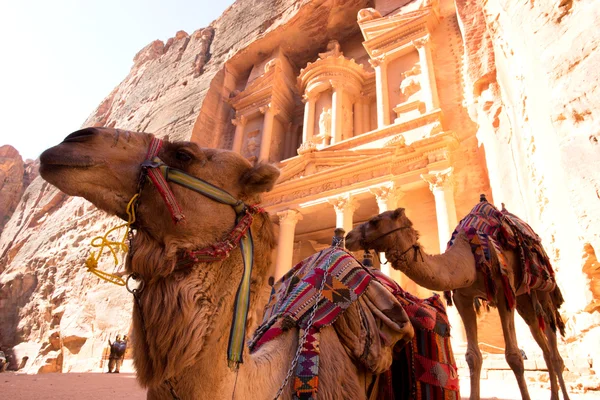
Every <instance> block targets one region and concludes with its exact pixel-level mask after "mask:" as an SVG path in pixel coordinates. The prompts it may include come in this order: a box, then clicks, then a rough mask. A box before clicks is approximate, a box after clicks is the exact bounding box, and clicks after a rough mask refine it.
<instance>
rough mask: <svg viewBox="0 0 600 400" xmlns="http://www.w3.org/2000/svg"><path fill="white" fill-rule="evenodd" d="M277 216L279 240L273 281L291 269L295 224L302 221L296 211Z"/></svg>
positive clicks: (284, 212) (283, 212)
mask: <svg viewBox="0 0 600 400" xmlns="http://www.w3.org/2000/svg"><path fill="white" fill-rule="evenodd" d="M277 216H278V217H279V240H278V243H277V261H276V262H275V280H278V279H279V278H281V277H282V276H283V275H284V274H285V273H286V272H288V271H289V270H290V269H291V268H292V259H293V255H294V234H295V231H296V224H297V223H298V221H300V220H301V219H302V214H300V213H299V212H298V211H296V210H286V211H282V212H278V213H277Z"/></svg>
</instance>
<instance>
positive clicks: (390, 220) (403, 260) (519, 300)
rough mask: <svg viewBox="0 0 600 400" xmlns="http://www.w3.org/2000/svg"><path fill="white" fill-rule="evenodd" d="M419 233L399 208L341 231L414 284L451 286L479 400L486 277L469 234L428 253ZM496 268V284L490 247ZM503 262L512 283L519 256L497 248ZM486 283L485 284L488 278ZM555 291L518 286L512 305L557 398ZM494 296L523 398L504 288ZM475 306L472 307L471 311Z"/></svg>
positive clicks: (559, 364)
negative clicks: (526, 328) (539, 351)
mask: <svg viewBox="0 0 600 400" xmlns="http://www.w3.org/2000/svg"><path fill="white" fill-rule="evenodd" d="M418 239H419V234H418V232H417V231H416V230H415V229H414V228H413V227H412V222H411V221H410V219H408V217H407V216H406V213H405V210H404V209H403V208H398V209H397V210H395V211H386V212H384V213H381V214H379V215H377V216H375V217H373V218H371V219H370V220H369V221H366V222H364V223H362V224H360V225H358V226H356V227H355V228H354V229H353V230H352V231H350V232H349V233H348V235H347V236H346V246H347V248H348V249H349V250H351V251H356V250H361V249H365V250H367V249H372V250H374V251H376V252H385V255H386V258H387V260H389V261H390V262H391V264H392V266H393V267H394V268H395V269H397V270H400V271H402V272H403V273H405V274H406V275H407V276H408V277H409V278H411V279H412V280H414V281H415V282H416V283H417V284H419V285H421V286H423V287H425V288H428V289H431V290H437V291H450V290H452V291H453V296H454V302H455V304H456V307H457V309H458V312H459V314H460V316H461V319H462V321H463V324H464V326H465V330H466V334H467V352H466V360H467V364H468V365H469V370H470V376H471V397H470V398H471V399H472V400H475V399H479V396H480V391H479V379H480V374H481V366H482V362H483V359H482V356H481V352H480V350H479V346H478V339H477V312H478V311H479V310H478V305H479V299H484V300H489V299H488V297H489V296H488V292H487V291H486V276H484V274H483V273H482V271H481V270H479V269H478V268H477V266H476V260H475V257H474V255H473V253H472V250H471V245H470V243H469V239H468V238H467V236H466V235H465V234H464V233H460V234H458V236H457V237H456V238H455V240H454V243H453V244H452V246H451V247H450V248H448V250H446V252H444V253H443V254H439V255H433V256H432V255H427V254H425V252H424V251H423V249H422V247H421V245H420V244H419V241H418ZM490 251H491V253H492V254H491V258H492V263H493V264H494V267H493V268H492V269H491V270H492V271H495V272H496V273H495V274H494V276H493V277H492V279H493V280H494V281H495V282H494V283H495V285H496V287H498V288H502V287H503V282H502V276H500V273H498V271H499V268H498V254H496V253H495V250H494V248H491V249H490ZM502 252H503V254H504V256H505V257H506V260H507V264H508V271H507V275H508V278H509V280H510V283H511V284H512V285H513V286H512V287H514V284H515V283H517V282H520V281H519V278H520V277H522V276H523V269H522V265H521V262H520V258H519V256H518V255H517V254H516V253H515V252H513V251H506V250H502ZM488 285H489V283H488ZM559 293H560V291H559V290H558V288H557V289H556V290H555V291H554V292H544V291H536V290H532V291H531V293H530V294H527V293H526V292H525V288H523V285H521V287H519V288H518V289H517V290H516V293H515V294H516V308H517V311H518V312H519V314H520V315H521V317H522V318H523V319H524V320H525V322H526V323H527V325H528V326H529V329H530V330H531V333H532V335H533V337H534V339H535V341H536V342H537V343H538V345H539V346H540V348H541V349H542V352H543V354H544V360H545V361H546V365H547V367H548V372H549V375H550V382H551V398H552V399H558V398H559V395H558V392H559V390H558V386H557V383H556V377H557V375H558V380H559V382H560V387H561V389H562V393H563V397H564V398H565V399H568V398H569V395H568V393H567V388H566V386H565V383H564V380H563V377H562V371H563V369H564V363H563V360H562V358H561V356H560V354H559V352H558V348H557V341H556V328H557V325H558V327H559V328H560V329H561V332H562V331H563V330H564V324H563V323H562V320H560V315H559V314H558V307H559V306H560V302H562V298H561V299H560V300H558V299H557V297H560V295H559ZM495 297H496V298H495V299H492V300H493V301H492V302H491V303H490V304H491V305H494V306H496V307H497V308H498V312H499V314H500V320H501V323H502V331H503V334H504V341H505V344H506V345H505V347H506V349H505V356H506V361H507V362H508V364H509V365H510V367H511V369H512V370H513V372H514V374H515V376H516V378H517V382H518V384H519V389H520V391H521V395H522V397H523V399H529V398H530V397H529V394H528V391H527V384H526V383H525V378H524V366H523V358H522V356H521V353H520V350H519V347H518V346H517V337H516V335H515V326H514V310H513V309H511V307H510V306H509V305H508V304H507V301H506V299H505V298H504V293H503V290H498V291H496V295H495ZM538 302H539V306H541V307H542V309H543V311H544V313H545V317H544V318H545V319H546V322H547V323H546V324H545V325H546V328H545V329H544V330H542V328H541V327H540V325H542V326H543V324H539V320H538V315H536V311H535V306H534V305H535V304H537V303H538ZM476 308H477V310H476Z"/></svg>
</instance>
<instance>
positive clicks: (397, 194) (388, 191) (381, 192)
mask: <svg viewBox="0 0 600 400" xmlns="http://www.w3.org/2000/svg"><path fill="white" fill-rule="evenodd" d="M369 192H370V193H371V194H373V195H374V196H375V198H376V200H377V201H378V202H380V201H390V200H391V201H398V200H400V199H401V198H402V197H403V196H404V195H405V194H406V193H405V192H403V191H402V190H400V188H399V187H397V186H395V185H383V186H378V187H373V188H370V189H369Z"/></svg>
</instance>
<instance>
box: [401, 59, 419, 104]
mask: <svg viewBox="0 0 600 400" xmlns="http://www.w3.org/2000/svg"><path fill="white" fill-rule="evenodd" d="M402 75H403V76H404V79H402V82H401V83H400V88H399V89H400V91H401V92H402V94H403V95H404V96H405V97H406V100H408V98H409V97H410V96H412V95H413V94H415V93H417V92H418V91H419V90H421V82H420V78H419V76H420V75H421V65H420V64H419V63H416V64H415V65H414V66H413V67H412V68H411V69H409V70H408V71H406V72H404V73H402Z"/></svg>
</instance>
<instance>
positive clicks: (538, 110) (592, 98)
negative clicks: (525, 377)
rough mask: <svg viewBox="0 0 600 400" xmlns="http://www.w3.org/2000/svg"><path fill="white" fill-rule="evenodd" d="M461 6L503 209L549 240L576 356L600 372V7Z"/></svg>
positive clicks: (473, 97) (483, 135) (501, 2)
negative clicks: (519, 217) (599, 369)
mask: <svg viewBox="0 0 600 400" xmlns="http://www.w3.org/2000/svg"><path fill="white" fill-rule="evenodd" d="M456 6H457V13H458V15H459V20H460V23H461V30H462V32H463V37H464V60H465V63H464V64H465V65H464V76H465V86H464V90H465V97H466V98H467V103H468V108H469V112H470V116H471V118H472V119H473V120H474V121H476V122H477V124H478V125H479V130H478V133H477V137H478V139H479V141H480V143H481V144H483V148H484V149H485V156H486V163H487V167H488V173H489V179H490V185H491V187H492V192H493V198H494V202H495V203H496V204H497V205H500V203H505V204H506V207H507V208H508V209H509V210H511V211H514V212H515V213H517V214H519V215H522V216H523V217H525V218H526V219H527V220H528V221H529V222H530V224H531V225H532V226H533V227H534V229H535V230H536V231H537V232H538V233H539V234H540V236H541V237H542V239H543V242H544V245H545V247H546V249H547V250H548V251H549V255H550V257H551V258H552V260H553V262H554V266H555V268H556V271H557V277H558V282H559V285H560V286H561V288H562V291H563V294H564V296H565V300H566V303H565V305H564V308H563V312H564V317H565V319H566V320H567V326H568V331H569V332H568V337H567V340H566V344H565V345H566V347H567V349H566V351H567V352H568V354H569V356H570V357H573V358H582V359H585V360H586V363H585V364H586V365H587V364H588V363H587V360H590V363H589V365H588V368H589V366H594V367H595V368H598V366H599V365H600V358H599V356H598V354H599V352H598V343H599V342H598V337H599V336H598V335H600V325H599V323H600V313H599V312H598V311H599V310H600V303H599V301H600V290H599V289H600V284H599V279H600V268H599V267H600V266H599V264H598V261H597V258H596V252H597V251H598V250H599V249H600V248H599V247H598V246H600V228H599V227H600V144H599V142H598V140H599V138H600V109H599V108H598V106H597V104H600V103H599V102H598V101H599V100H600V86H599V83H600V75H599V74H598V72H597V65H598V62H600V52H598V47H599V45H600V31H598V29H597V21H598V20H599V18H600V4H599V3H598V2H596V1H593V0H580V1H573V0H565V1H560V2H559V1H556V2H540V1H533V0H531V1H513V0H489V1H478V0H457V1H456ZM571 371H572V368H571Z"/></svg>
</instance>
